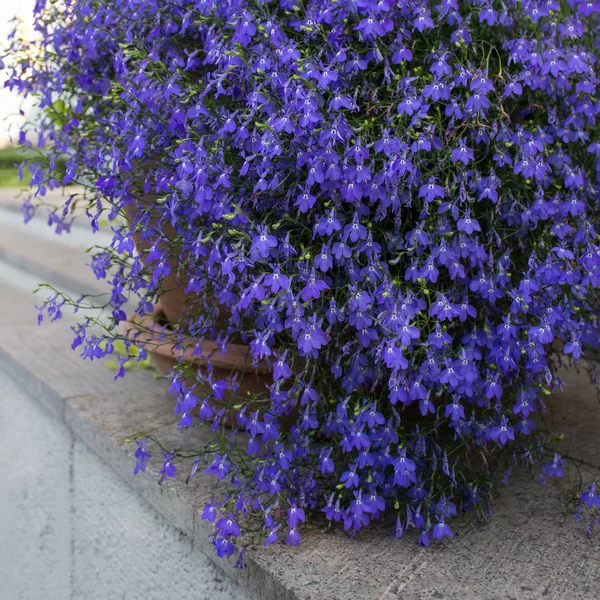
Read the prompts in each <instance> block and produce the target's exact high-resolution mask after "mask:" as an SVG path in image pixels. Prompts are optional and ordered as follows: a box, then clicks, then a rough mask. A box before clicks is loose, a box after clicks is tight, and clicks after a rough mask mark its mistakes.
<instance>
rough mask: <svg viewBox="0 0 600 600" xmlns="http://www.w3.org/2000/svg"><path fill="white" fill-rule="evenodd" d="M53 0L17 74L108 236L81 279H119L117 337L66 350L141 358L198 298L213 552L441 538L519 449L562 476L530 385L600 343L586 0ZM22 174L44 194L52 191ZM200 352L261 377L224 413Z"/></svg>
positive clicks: (82, 335)
mask: <svg viewBox="0 0 600 600" xmlns="http://www.w3.org/2000/svg"><path fill="white" fill-rule="evenodd" d="M42 4H43V3H38V9H37V12H36V29H37V31H38V32H39V34H40V36H41V37H40V39H38V40H36V41H33V42H29V41H27V40H24V39H22V38H20V37H19V36H15V37H14V38H13V42H12V46H11V50H10V51H11V54H12V55H13V56H15V57H16V58H17V61H16V63H15V66H13V67H11V68H9V71H8V85H9V87H11V88H13V89H18V90H20V91H21V92H22V93H23V94H24V95H33V96H35V97H36V98H38V99H39V103H40V108H41V109H42V112H41V115H42V116H41V118H40V120H39V121H38V122H37V123H36V124H35V127H34V130H35V131H36V132H37V133H38V134H40V135H41V136H42V138H43V139H44V141H45V142H46V143H47V144H49V145H50V146H51V147H50V150H49V152H50V153H51V152H56V153H66V154H68V156H69V160H68V161H67V163H66V173H65V175H64V177H63V180H62V181H61V182H59V183H61V184H67V183H70V182H72V181H79V182H87V185H86V192H85V194H84V195H83V197H82V198H81V199H75V200H72V201H70V204H69V206H67V207H65V210H64V211H63V213H62V215H60V214H59V215H58V216H59V217H62V218H64V219H69V218H70V217H69V210H70V208H71V207H73V206H74V205H75V203H76V202H77V201H83V202H85V203H87V212H88V216H89V217H90V219H91V223H92V226H93V227H96V226H97V221H98V219H99V218H100V216H101V215H102V214H103V213H104V214H106V216H107V217H108V219H109V220H110V221H111V222H112V223H113V231H114V239H113V243H112V245H111V247H109V248H104V249H101V250H99V251H97V252H96V253H95V254H94V256H93V259H92V262H91V267H92V269H93V270H94V272H95V273H96V274H97V276H98V277H103V278H108V277H109V278H110V281H111V284H112V288H113V294H112V297H111V299H110V307H111V310H112V314H111V317H110V319H108V320H106V319H105V320H104V321H103V326H104V327H105V329H106V334H105V335H104V336H103V339H104V343H102V341H103V340H102V339H100V338H98V337H97V336H96V335H95V334H94V335H93V334H92V333H91V332H89V331H90V330H89V328H90V325H91V324H92V323H93V321H92V320H90V321H87V322H83V323H81V324H80V326H79V328H78V329H77V330H76V340H75V344H76V345H80V346H81V347H82V348H83V353H82V354H83V356H84V357H95V356H99V355H103V354H106V353H110V351H111V349H112V346H111V344H110V341H111V340H113V339H115V338H116V339H124V342H125V343H126V344H130V343H131V337H128V336H127V335H124V334H123V330H122V324H123V323H124V322H128V321H130V320H131V317H132V315H127V314H126V312H125V310H124V306H125V303H126V301H127V298H129V299H130V301H131V300H132V299H135V301H136V302H137V308H136V310H135V314H137V318H138V321H139V319H141V318H142V317H143V316H144V315H147V314H148V313H151V312H152V310H153V306H154V304H155V303H156V300H157V297H159V298H160V296H163V297H164V295H165V294H168V293H178V294H180V298H184V304H183V305H184V306H185V309H184V310H183V311H181V312H179V313H177V312H176V315H178V316H177V322H173V318H171V319H170V320H171V322H170V323H169V324H168V325H169V335H170V336H175V339H174V340H173V338H172V337H171V338H170V339H171V342H170V343H174V344H175V347H176V348H180V349H181V353H180V354H176V356H175V360H176V364H175V365H174V367H173V372H172V373H171V377H172V380H173V385H172V389H173V390H174V394H175V396H176V397H177V410H178V411H179V412H180V413H181V414H182V419H181V425H182V427H185V426H189V425H192V424H197V425H205V426H212V427H213V429H215V430H218V429H219V427H218V424H219V422H220V420H221V419H222V417H223V415H224V411H225V410H226V409H227V407H229V408H232V407H234V406H235V407H236V410H237V411H238V412H237V426H238V428H239V429H240V430H241V431H244V432H245V433H247V436H248V438H249V442H246V441H245V442H243V445H242V447H241V448H237V444H238V443H242V442H239V440H240V439H241V438H240V435H232V433H231V432H230V431H223V430H221V433H220V438H219V439H220V440H221V442H220V444H221V445H220V446H219V450H218V451H217V452H216V453H215V454H214V455H213V456H212V457H211V459H210V460H209V462H208V463H207V465H206V468H205V471H206V472H208V473H210V474H212V475H214V476H215V477H216V478H217V480H218V481H220V482H221V485H222V486H226V485H227V483H228V482H229V481H231V480H233V481H234V483H235V485H234V486H232V487H231V488H230V489H229V493H228V494H227V495H224V496H223V497H222V498H221V499H220V500H219V499H218V498H217V499H216V500H215V502H214V503H211V504H210V505H209V506H207V507H206V510H205V512H204V516H205V518H207V519H208V520H209V521H212V522H214V524H215V536H214V545H215V549H216V551H217V553H218V554H219V555H220V556H225V555H230V554H233V553H234V552H235V545H236V540H237V538H238V537H239V535H240V532H241V531H243V529H244V528H245V527H247V526H248V527H249V528H255V525H253V522H258V523H259V525H262V527H263V531H264V540H265V544H271V543H273V542H275V541H277V540H278V537H279V536H281V539H282V540H285V541H287V543H288V544H291V545H297V544H298V543H299V542H300V539H301V533H300V532H301V530H302V527H303V523H304V522H305V521H306V520H311V521H312V520H315V519H318V518H319V517H318V515H319V514H324V518H326V519H328V520H329V521H330V522H331V523H333V524H335V523H336V522H338V521H339V522H341V524H342V525H343V527H344V529H345V530H346V531H348V532H349V533H351V534H354V533H356V532H358V531H359V530H360V529H362V528H363V527H365V526H367V525H369V523H371V522H373V521H379V520H381V519H388V520H389V519H391V522H392V531H393V532H394V533H395V535H396V536H398V537H401V536H402V535H403V533H404V531H405V530H406V529H407V528H409V529H415V530H416V531H417V532H418V540H419V542H420V543H422V544H429V542H430V538H431V537H433V538H438V539H439V538H443V537H445V536H450V535H452V530H451V526H450V522H451V520H452V519H453V518H454V517H455V516H456V514H457V513H458V512H471V513H473V514H479V513H486V511H488V510H491V507H490V504H489V498H490V494H491V491H492V489H493V483H494V481H495V479H494V476H495V474H496V471H497V470H498V469H499V468H500V466H499V465H500V464H501V463H500V457H501V456H504V455H505V456H508V458H509V460H512V461H513V462H514V463H527V462H532V461H537V463H538V464H539V466H540V469H542V472H543V475H544V477H545V478H551V477H555V476H556V477H560V476H562V472H563V467H562V465H563V462H564V461H563V458H561V456H560V454H559V453H558V450H557V447H556V444H555V441H556V440H555V438H554V437H553V436H550V435H548V434H547V433H546V432H545V431H544V428H543V420H542V419H541V413H542V412H543V407H544V405H543V402H542V401H541V400H540V395H543V394H545V393H549V392H551V391H553V390H555V389H557V388H558V387H559V385H560V381H559V379H558V377H557V375H556V361H555V357H556V353H555V351H554V350H553V347H552V344H553V341H554V340H555V339H562V340H564V342H565V345H564V350H563V351H564V353H565V354H566V355H567V356H568V357H569V358H570V359H573V360H575V361H577V360H578V359H579V358H580V356H581V352H582V340H583V339H584V338H585V339H586V340H587V341H590V340H591V341H592V342H594V341H596V342H597V340H598V313H597V310H596V309H595V308H594V306H595V305H594V302H593V301H594V299H595V294H596V290H597V287H598V285H599V283H600V252H599V245H598V238H597V229H598V214H599V212H598V211H599V205H598V198H599V197H600V196H599V173H600V145H599V143H598V134H599V125H598V123H599V119H600V116H599V112H600V104H599V102H598V99H597V98H598V93H599V81H600V79H599V77H598V58H599V56H600V47H599V45H598V40H597V36H595V34H596V32H597V31H598V27H599V23H598V13H599V10H600V6H599V5H598V3H596V2H588V1H583V0H581V1H580V0H568V1H558V0H550V1H543V2H542V1H539V2H538V1H531V2H517V1H516V0H507V1H506V2H503V3H497V2H489V1H487V0H471V1H469V2H455V1H453V0H448V1H444V2H430V1H428V0H420V1H418V2H391V1H386V0H381V1H379V2H375V1H373V2H366V1H364V2H363V1H361V2H350V1H339V0H338V1H331V2H327V1H326V2H314V1H312V0H309V1H300V0H281V1H280V2H259V3H255V2H247V1H246V0H239V1H237V2H227V3H226V2H215V1H214V0H197V1H192V0H181V1H179V0H178V1H175V0H168V1H165V2H161V3H150V2H148V3H145V2H127V1H125V0H122V1H117V2H113V1H110V2H109V1H108V0H95V1H92V0H82V1H80V2H76V3H61V2H55V3H50V4H48V5H46V6H42ZM31 168H32V169H33V172H34V178H33V181H32V190H33V196H34V198H35V196H36V195H38V194H41V193H42V192H43V190H44V189H45V188H46V187H48V186H53V185H56V184H57V182H55V181H53V180H52V179H51V178H50V176H44V170H43V169H42V168H41V167H39V166H32V167H31ZM141 198H149V199H148V200H147V201H144V202H140V201H139V199H141ZM135 204H137V206H136V208H135V210H133V211H132V210H131V208H130V207H132V206H134V205H135ZM107 207H108V208H107ZM127 215H129V217H128V218H127V219H126V220H124V221H123V220H120V219H122V218H123V217H125V216H127ZM134 240H135V242H136V244H137V245H138V251H137V252H136V251H135V249H134ZM69 302H71V301H70V300H69V299H67V298H65V297H64V296H61V295H56V296H54V297H52V298H50V299H49V300H48V302H47V304H46V307H45V308H46V310H47V311H50V312H51V313H52V312H53V311H55V310H56V307H57V305H62V304H63V303H69ZM159 302H160V300H159ZM219 315H221V317H224V318H221V319H219ZM167 321H169V319H167ZM138 325H139V327H141V329H139V328H138V330H137V331H138V332H139V331H143V324H139V323H138ZM149 329H152V327H150V328H149ZM147 333H148V335H150V338H144V336H143V335H142V334H139V335H138V338H137V341H138V342H139V343H141V344H142V346H143V344H144V342H145V341H146V342H147V341H148V339H151V340H154V339H155V337H154V336H155V335H156V331H149V332H148V331H147ZM159 335H160V334H159ZM107 342H108V343H107ZM209 342H210V343H214V344H216V346H211V349H213V348H214V347H217V346H218V348H219V349H220V356H221V357H222V356H227V355H228V353H227V348H228V347H229V348H231V347H233V346H232V345H233V344H241V345H243V344H246V345H248V346H249V348H250V352H251V357H252V361H251V362H252V363H253V365H254V366H258V365H260V364H262V363H261V361H268V362H270V364H271V365H272V376H269V377H271V379H270V380H269V381H263V382H262V386H261V389H260V390H255V391H254V392H253V393H252V394H251V397H250V398H248V399H247V400H246V401H244V399H243V398H242V399H240V398H239V397H238V398H236V397H235V393H234V394H233V395H232V396H231V397H229V398H228V400H226V401H227V402H228V404H227V406H223V407H222V408H219V409H218V412H215V409H214V408H213V406H212V404H211V401H212V400H211V398H217V399H218V400H219V401H223V400H224V399H225V392H229V393H231V392H232V391H235V390H234V389H232V388H235V387H236V385H237V380H236V381H235V382H232V381H229V382H228V381H226V380H225V379H223V378H221V377H219V376H218V375H217V374H216V373H217V370H216V368H215V365H214V364H213V361H212V359H211V357H210V356H208V355H205V354H202V356H203V357H204V358H203V361H202V364H201V366H200V368H199V369H198V368H197V365H196V366H194V365H190V363H189V361H187V360H185V359H186V357H189V356H191V355H193V353H194V352H198V353H201V352H202V347H203V344H205V343H209ZM186 353H187V354H186ZM141 355H142V356H143V353H142V354H141ZM194 386H196V387H194ZM202 386H207V387H206V389H208V390H209V392H210V393H209V394H205V393H202V394H200V393H199V392H198V391H197V390H198V389H200V388H202ZM246 396H247V395H246ZM290 418H293V420H294V421H295V423H294V424H293V425H292V426H289V425H288V426H287V427H286V426H284V425H283V423H284V421H286V420H289V419H290ZM215 420H216V423H215ZM138 441H139V440H138ZM139 443H140V450H139V452H138V453H137V455H138V459H139V464H138V468H141V466H142V465H143V463H144V460H145V457H146V456H147V452H148V451H147V450H146V449H145V447H144V446H143V444H142V442H141V441H139ZM235 448H237V450H235ZM239 452H241V453H242V454H243V456H244V460H240V461H236V460H235V459H234V457H235V456H239ZM201 454H202V450H201V449H199V452H198V456H199V458H198V461H200V460H201V459H200V456H201ZM173 460H174V459H173V456H172V455H170V454H168V455H167V456H166V461H167V463H166V464H168V465H169V468H168V469H167V468H165V469H163V477H170V476H174V475H175V471H174V469H173ZM198 461H196V462H195V463H194V464H193V465H191V466H190V469H192V472H193V473H195V472H196V470H197V469H198V468H199V464H200V463H199V462H198ZM184 464H185V463H184V462H179V463H178V471H180V472H181V471H185V467H184ZM590 485H591V487H590V488H589V489H588V490H587V491H586V492H585V493H584V494H583V495H582V496H581V497H580V499H579V501H578V502H579V504H578V506H579V508H578V509H577V510H580V509H581V508H582V507H583V508H584V509H585V510H590V511H592V514H593V511H594V510H596V509H597V508H598V506H599V505H600V500H598V496H596V495H595V488H594V483H591V484H590ZM578 514H579V513H578ZM222 516H227V518H221V517H222ZM280 528H282V529H280Z"/></svg>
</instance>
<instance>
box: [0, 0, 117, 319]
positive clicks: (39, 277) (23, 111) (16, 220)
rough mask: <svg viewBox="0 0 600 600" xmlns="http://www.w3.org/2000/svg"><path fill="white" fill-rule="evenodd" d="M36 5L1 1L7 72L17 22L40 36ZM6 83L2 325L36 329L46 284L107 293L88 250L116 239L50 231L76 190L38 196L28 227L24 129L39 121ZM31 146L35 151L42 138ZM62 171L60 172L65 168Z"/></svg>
mask: <svg viewBox="0 0 600 600" xmlns="http://www.w3.org/2000/svg"><path fill="white" fill-rule="evenodd" d="M34 5H35V0H0V58H2V60H3V62H4V63H5V65H6V66H7V67H9V66H10V57H6V56H5V49H6V47H7V45H8V36H9V34H10V33H11V31H12V30H13V29H14V27H15V20H14V19H15V18H17V19H18V20H19V22H20V24H19V27H20V28H21V30H22V31H23V32H24V34H25V35H26V36H28V37H30V38H31V39H33V37H34V36H35V31H34V30H33V26H32V23H33V8H34ZM6 79H7V70H4V71H2V70H0V325H3V324H15V323H23V324H25V323H27V324H33V323H35V322H36V320H37V309H36V308H35V305H36V304H37V305H38V306H40V305H41V304H42V302H43V301H44V300H45V299H46V298H47V297H49V296H51V295H52V293H51V291H50V290H48V289H42V290H41V291H40V292H38V293H37V294H32V291H33V290H35V289H37V288H38V287H39V284H40V283H48V284H51V285H52V286H54V287H55V288H56V289H59V290H61V291H63V292H66V293H67V294H69V295H70V296H72V297H80V296H81V295H82V294H84V293H86V294H94V293H95V294H97V293H104V292H105V291H106V288H105V286H104V285H102V284H101V283H100V282H98V281H97V280H96V278H95V277H94V275H93V273H92V272H91V270H90V269H89V267H88V266H87V264H89V261H90V257H89V255H88V254H86V253H85V250H86V249H87V248H89V247H90V246H93V245H94V244H103V243H106V242H107V241H108V243H110V237H109V235H108V233H106V232H105V231H101V232H99V233H97V234H96V235H93V234H92V232H91V230H90V227H89V222H88V220H87V219H86V218H84V219H76V220H75V221H74V222H73V225H72V226H71V227H70V230H71V231H70V233H68V232H65V231H62V232H61V231H59V232H58V233H59V234H58V235H57V232H56V231H55V227H49V226H48V216H49V214H50V213H51V212H52V211H53V210H56V207H60V206H62V205H63V203H64V202H65V200H66V199H67V198H68V196H69V194H71V193H76V192H78V191H79V190H78V189H77V188H75V187H69V188H66V189H59V190H53V191H48V192H47V193H46V195H45V196H44V197H43V198H41V197H37V198H36V200H34V204H36V205H40V204H41V205H42V206H40V207H39V208H38V210H37V211H36V213H35V216H34V218H33V219H32V220H31V221H30V222H29V223H27V224H25V222H24V215H23V212H22V210H21V209H22V205H23V199H24V198H25V197H27V195H28V192H27V184H28V182H29V179H30V178H29V174H28V170H27V169H25V170H24V177H23V181H20V180H19V173H18V165H19V164H20V163H21V162H22V161H23V159H24V158H25V157H26V154H27V150H26V149H24V148H22V147H21V148H20V147H19V146H18V145H17V142H18V141H19V129H20V127H21V126H22V125H23V123H25V121H26V120H31V119H32V118H34V117H35V113H36V106H35V103H34V102H33V101H32V100H29V99H27V100H23V98H21V97H19V96H18V95H17V93H16V92H11V91H10V90H9V89H8V88H5V87H4V83H5V81H6ZM28 142H30V143H31V144H32V146H35V144H36V142H37V138H35V137H32V138H30V139H28ZM29 152H32V150H29ZM57 170H58V171H59V173H60V170H61V166H60V165H58V169H57ZM59 173H58V174H59ZM67 233H68V234H67ZM65 318H66V319H67V320H75V315H73V314H72V312H71V311H70V310H68V311H67V310H65Z"/></svg>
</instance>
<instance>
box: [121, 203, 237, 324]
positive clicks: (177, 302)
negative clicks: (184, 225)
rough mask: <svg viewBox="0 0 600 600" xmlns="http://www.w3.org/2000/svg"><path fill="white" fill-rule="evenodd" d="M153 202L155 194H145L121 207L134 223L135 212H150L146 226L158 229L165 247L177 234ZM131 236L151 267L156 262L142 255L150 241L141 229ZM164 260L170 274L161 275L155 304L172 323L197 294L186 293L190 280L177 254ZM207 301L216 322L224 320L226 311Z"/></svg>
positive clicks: (188, 312) (185, 313)
mask: <svg viewBox="0 0 600 600" xmlns="http://www.w3.org/2000/svg"><path fill="white" fill-rule="evenodd" d="M156 201H157V196H156V195H155V194H144V195H142V196H140V197H139V198H134V199H133V201H132V202H130V203H129V204H127V205H126V206H124V207H123V210H124V212H125V214H126V215H127V218H128V219H129V220H130V221H131V222H132V223H135V222H137V220H138V215H139V214H140V212H141V211H142V210H144V212H146V213H148V212H150V213H151V217H150V219H149V221H148V223H147V227H148V228H149V229H150V230H151V231H152V232H156V233H158V232H159V231H160V233H161V234H162V236H163V237H164V239H165V241H164V242H162V244H163V248H162V249H164V248H165V245H168V244H169V243H170V242H171V241H173V240H175V239H176V238H177V237H178V234H177V231H176V229H175V228H174V227H173V226H172V225H171V224H170V223H165V222H164V221H162V220H161V219H160V218H159V213H158V211H156V210H154V211H153V207H155V206H156ZM152 213H154V214H152ZM132 237H133V242H134V244H135V247H136V249H137V251H138V252H139V253H140V254H141V255H142V260H143V262H144V263H146V265H147V266H148V267H149V268H150V269H152V268H153V264H155V263H152V262H147V261H146V260H145V255H147V253H148V251H149V250H150V248H151V244H150V243H149V242H148V241H146V240H143V239H142V235H141V232H135V233H134V234H133V236H132ZM156 243H157V244H158V245H159V247H160V245H161V242H160V241H157V242H156ZM167 263H168V265H169V268H170V273H169V275H167V276H166V277H165V278H164V281H163V284H162V290H163V291H162V292H161V293H160V296H159V299H158V304H159V306H160V308H161V310H162V311H163V312H164V314H165V316H166V318H167V321H168V322H169V323H170V324H173V325H174V324H175V323H178V322H179V321H180V320H181V319H182V317H186V316H188V315H191V314H193V312H194V311H193V306H194V303H195V302H196V300H197V296H196V294H195V293H189V294H186V293H185V289H186V287H187V286H188V284H189V281H190V279H189V277H188V275H187V273H186V272H185V271H184V270H183V269H181V264H180V261H179V260H178V259H177V257H175V256H172V255H171V256H168V258H167ZM209 303H210V304H212V306H217V310H218V321H220V322H221V323H225V322H226V321H227V320H228V318H229V312H228V310H227V309H226V308H225V307H224V306H222V305H221V304H220V303H219V302H218V300H217V299H216V298H214V297H213V298H212V300H211V299H209Z"/></svg>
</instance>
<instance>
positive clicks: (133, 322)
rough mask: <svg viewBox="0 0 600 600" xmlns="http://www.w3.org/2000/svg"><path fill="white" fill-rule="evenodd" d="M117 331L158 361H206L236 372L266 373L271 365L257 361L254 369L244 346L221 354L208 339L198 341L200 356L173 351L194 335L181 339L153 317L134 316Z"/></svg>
mask: <svg viewBox="0 0 600 600" xmlns="http://www.w3.org/2000/svg"><path fill="white" fill-rule="evenodd" d="M121 329H122V331H123V333H124V334H125V336H126V337H128V338H130V339H131V340H132V341H134V342H135V341H141V342H143V343H144V344H145V345H146V347H147V348H148V350H149V351H150V352H151V353H153V354H155V355H158V356H160V357H162V358H166V359H169V360H172V361H173V362H175V360H176V359H177V358H179V357H181V358H182V359H183V360H184V361H185V362H189V363H194V364H206V363H207V362H208V359H209V357H210V362H211V363H212V364H213V365H214V366H215V367H227V368H233V369H235V370H238V371H247V372H253V373H260V374H266V373H271V372H272V371H273V368H272V365H271V364H269V363H268V362H267V361H266V360H261V361H259V362H258V364H257V365H256V366H253V365H252V354H251V353H250V346H249V345H247V344H227V352H225V353H223V352H222V351H221V345H220V344H219V343H217V342H215V341H212V340H203V341H202V342H201V347H202V353H201V354H193V353H192V352H193V348H186V349H185V350H183V352H182V350H176V349H175V345H177V344H185V343H189V344H194V345H195V343H196V340H195V338H194V336H191V335H187V336H181V335H177V334H175V333H174V332H173V331H172V330H171V329H169V327H167V326H163V325H160V324H159V323H157V322H156V314H154V315H150V314H146V315H144V316H140V315H138V314H135V315H133V316H131V317H130V318H129V320H128V321H124V322H123V323H122V324H121Z"/></svg>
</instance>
